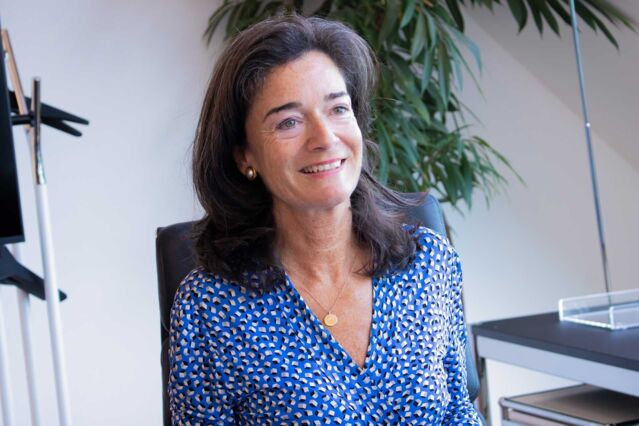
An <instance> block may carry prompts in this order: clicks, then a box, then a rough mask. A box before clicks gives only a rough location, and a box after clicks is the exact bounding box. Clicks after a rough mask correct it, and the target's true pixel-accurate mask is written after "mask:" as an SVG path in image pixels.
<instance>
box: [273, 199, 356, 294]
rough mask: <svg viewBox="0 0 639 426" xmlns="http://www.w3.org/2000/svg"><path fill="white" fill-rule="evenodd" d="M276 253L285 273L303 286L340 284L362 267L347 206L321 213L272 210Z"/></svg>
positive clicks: (283, 209)
mask: <svg viewBox="0 0 639 426" xmlns="http://www.w3.org/2000/svg"><path fill="white" fill-rule="evenodd" d="M274 217H275V225H276V229H277V242H276V250H277V252H278V254H279V257H280V260H281V262H282V264H283V265H284V268H285V269H286V271H287V273H289V275H292V276H294V277H295V278H297V279H298V281H299V280H300V279H303V280H304V282H305V285H306V286H310V285H313V286H315V284H317V285H319V286H322V284H324V285H327V284H329V283H334V282H341V281H342V280H343V279H344V277H346V276H348V275H350V274H352V273H353V272H357V271H358V270H359V269H361V268H362V266H363V264H364V261H363V259H362V258H363V257H364V256H363V253H364V250H362V249H361V247H359V244H358V243H357V240H356V238H355V234H354V232H353V220H352V219H353V218H352V213H351V209H350V205H348V204H345V205H339V206H336V207H334V208H332V209H330V210H322V211H317V210H314V211H291V210H290V209H285V208H277V207H276V208H275V209H274Z"/></svg>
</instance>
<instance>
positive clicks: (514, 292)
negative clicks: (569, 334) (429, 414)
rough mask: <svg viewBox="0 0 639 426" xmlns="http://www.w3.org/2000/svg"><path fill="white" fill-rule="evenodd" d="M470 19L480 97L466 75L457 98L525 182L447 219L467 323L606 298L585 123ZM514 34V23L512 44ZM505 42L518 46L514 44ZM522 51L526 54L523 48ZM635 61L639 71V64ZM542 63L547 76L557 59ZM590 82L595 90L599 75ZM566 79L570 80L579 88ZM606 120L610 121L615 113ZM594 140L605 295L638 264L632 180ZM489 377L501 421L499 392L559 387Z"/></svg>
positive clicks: (535, 377)
mask: <svg viewBox="0 0 639 426" xmlns="http://www.w3.org/2000/svg"><path fill="white" fill-rule="evenodd" d="M484 18H485V17H484ZM501 18H504V19H506V20H505V21H504V20H501V19H500V17H499V16H497V17H495V20H494V21H493V22H492V25H495V26H502V25H512V26H514V19H513V18H512V16H509V15H504V14H502V15H501ZM488 21H489V19H488V18H485V19H484V20H483V22H484V23H486V22H488ZM511 21H512V22H511ZM467 24H468V28H467V33H468V35H469V36H470V37H471V38H472V39H473V40H474V41H476V42H477V44H478V45H479V46H480V47H481V52H482V56H483V63H484V67H485V68H484V72H483V75H482V76H481V78H480V82H481V87H482V91H483V97H482V95H480V94H479V93H478V92H477V90H476V89H475V88H474V87H473V85H472V83H471V82H470V80H467V84H466V86H465V89H466V90H465V91H464V93H463V95H462V96H461V99H462V101H463V102H464V103H466V104H467V105H468V107H469V108H470V109H471V110H472V111H474V112H475V113H476V114H477V115H478V117H479V119H480V120H481V122H482V123H483V124H481V125H476V126H474V127H473V128H472V130H471V133H474V134H478V135H480V136H482V137H484V138H486V139H487V140H489V141H490V142H491V143H492V144H493V146H494V147H496V148H497V149H498V150H499V151H500V152H502V153H503V154H505V156H506V157H507V158H508V159H509V160H510V161H511V163H512V165H513V166H514V167H515V169H516V170H517V171H518V172H519V173H520V174H521V176H522V177H523V178H524V179H525V181H526V185H525V186H524V185H521V184H519V183H518V182H517V180H516V179H515V178H514V176H512V175H508V174H507V176H509V177H510V179H509V180H510V182H511V184H510V185H509V187H508V189H507V192H506V194H504V195H502V196H497V197H496V198H495V199H494V201H493V203H492V204H491V206H490V208H486V205H485V203H484V201H483V199H482V197H481V196H479V194H478V196H477V197H475V205H474V206H473V209H472V211H471V212H470V213H469V214H467V215H466V217H464V218H462V217H460V216H459V215H457V214H456V213H455V212H453V211H451V212H450V216H449V217H450V219H451V222H452V225H453V227H454V228H455V232H456V233H455V235H454V236H453V238H454V242H455V244H456V246H457V247H458V249H459V251H460V253H461V256H462V262H463V265H464V280H465V291H466V310H467V316H468V320H469V322H478V321H486V320H490V319H498V318H506V317H512V316H519V315H527V314H534V313H542V312H550V311H553V310H556V309H557V301H558V299H559V298H562V297H568V296H577V295H584V294H590V293H598V292H602V291H604V281H603V273H602V267H601V260H600V252H599V242H598V237H597V230H596V222H595V214H594V207H593V199H592V190H591V185H590V174H589V169H588V158H587V152H586V146H585V136H584V130H583V121H582V118H581V116H580V115H577V114H575V112H573V111H572V110H571V109H569V108H568V107H567V106H566V105H565V103H564V101H565V100H562V99H559V98H558V97H557V96H556V94H555V93H554V92H552V91H551V90H550V89H549V88H548V86H547V85H546V84H545V82H544V81H540V80H538V79H537V78H536V77H535V76H534V75H533V74H531V73H530V72H529V71H528V70H527V68H526V67H524V66H523V65H522V64H521V63H519V62H518V61H517V60H515V58H513V56H512V55H511V54H510V53H509V52H508V51H507V50H505V49H504V48H503V47H502V46H501V45H500V43H498V41H497V40H495V39H493V38H491V36H490V35H488V33H487V32H486V31H485V30H484V28H483V27H480V26H479V25H478V24H477V23H476V21H475V20H473V19H468V22H467ZM515 34H516V28H514V29H513V32H512V37H513V38H515V37H516V36H515ZM508 43H509V44H510V46H511V47H514V46H517V44H516V43H517V40H513V39H510V40H509V41H508ZM539 43H547V44H548V48H549V49H551V50H552V49H553V48H556V45H557V44H561V43H571V39H570V37H568V36H564V39H563V40H558V39H556V38H554V36H551V35H550V34H547V35H546V36H545V37H544V39H543V40H539ZM603 47H604V48H608V49H614V48H613V47H612V46H603ZM520 54H521V55H522V56H525V51H524V52H520ZM623 54H624V51H623V48H622V51H621V55H623ZM551 56H552V55H551ZM562 60H568V61H574V58H573V57H569V58H563V59H562ZM625 60H626V61H628V60H629V58H628V57H625ZM630 60H632V61H634V64H635V67H634V69H637V67H639V57H635V58H630ZM544 65H545V66H546V67H550V68H551V69H552V67H553V62H552V60H549V61H548V62H547V63H545V64H544ZM628 72H632V71H631V69H629V70H628ZM588 75H589V74H588V68H586V76H587V77H588ZM588 81H589V82H590V84H591V86H592V85H596V84H601V82H602V81H603V80H602V79H596V78H590V79H589V80H588ZM605 82H606V84H610V81H609V80H606V81H605ZM564 84H574V85H577V81H576V80H567V81H565V82H564ZM598 89H599V90H601V88H598ZM578 101H579V100H578V99H575V102H578ZM590 102H591V103H596V102H597V98H596V97H591V98H590ZM618 108H620V109H631V110H632V109H633V108H634V109H635V111H636V112H639V111H637V106H636V105H635V104H629V105H628V104H619V105H618ZM608 113H609V114H610V115H616V111H614V110H610V111H608ZM635 115H636V114H635ZM591 119H593V120H595V119H596V120H605V117H601V116H597V117H591ZM593 123H595V124H596V121H593ZM596 128H597V126H596V125H595V129H596ZM628 136H629V137H630V135H628ZM593 139H594V151H595V159H596V164H597V172H598V175H599V186H600V195H601V205H602V211H603V218H604V227H605V233H606V239H607V243H608V255H609V261H610V268H611V271H612V273H611V275H612V288H613V290H622V289H628V288H633V287H637V282H636V274H635V273H634V271H633V264H634V262H635V259H634V258H635V255H636V250H635V249H634V247H635V245H636V244H637V242H638V241H639V227H638V225H637V222H636V217H637V216H638V215H639V199H638V198H637V196H636V195H637V192H636V188H637V185H638V184H639V174H638V173H637V171H635V169H633V167H632V166H631V165H630V163H628V162H627V161H626V159H625V158H623V157H621V156H620V155H619V154H618V153H617V152H615V151H614V150H612V149H611V148H610V146H609V144H608V143H607V141H606V140H605V139H604V138H603V137H602V136H601V135H600V134H597V133H596V132H595V133H594V134H593ZM488 370H489V382H490V392H491V396H492V398H491V400H492V408H493V413H494V414H499V413H498V411H496V409H497V405H496V400H497V397H498V396H504V395H516V394H518V393H525V392H528V391H533V390H537V389H544V388H550V387H552V386H559V385H562V384H564V383H566V382H565V381H563V380H557V379H555V378H551V377H548V376H545V375H541V374H539V373H531V372H528V371H525V370H523V369H519V368H515V367H510V366H506V365H501V364H499V363H494V362H490V363H489V365H488ZM495 424H498V423H495Z"/></svg>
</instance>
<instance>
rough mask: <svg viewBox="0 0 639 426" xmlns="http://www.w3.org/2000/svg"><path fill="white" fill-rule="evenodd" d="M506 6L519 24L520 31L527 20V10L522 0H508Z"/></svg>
mask: <svg viewBox="0 0 639 426" xmlns="http://www.w3.org/2000/svg"><path fill="white" fill-rule="evenodd" d="M508 7H509V8H510V11H511V13H512V14H513V16H514V17H515V20H516V21H517V24H518V25H519V32H521V30H523V29H524V27H525V26H526V22H527V21H528V10H527V9H526V5H525V4H524V2H523V1H522V0H508Z"/></svg>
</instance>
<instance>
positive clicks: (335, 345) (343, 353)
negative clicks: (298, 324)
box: [285, 272, 383, 377]
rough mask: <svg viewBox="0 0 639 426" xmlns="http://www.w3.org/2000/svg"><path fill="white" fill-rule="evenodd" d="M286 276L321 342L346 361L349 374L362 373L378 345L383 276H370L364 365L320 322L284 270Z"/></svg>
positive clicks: (369, 365) (336, 356)
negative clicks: (368, 316) (367, 336)
mask: <svg viewBox="0 0 639 426" xmlns="http://www.w3.org/2000/svg"><path fill="white" fill-rule="evenodd" d="M285 277H286V285H287V286H288V287H289V290H290V291H291V294H292V295H293V299H294V301H295V303H296V304H297V305H298V307H299V308H300V309H301V311H302V312H303V313H305V314H306V316H307V317H308V318H309V319H310V323H311V324H310V325H311V326H312V327H313V328H314V331H315V333H317V334H319V336H321V341H322V342H328V344H329V345H330V347H331V349H332V351H333V355H335V358H336V359H337V360H339V359H340V358H342V359H344V360H346V361H347V364H348V367H349V368H350V369H351V374H352V375H356V376H358V377H359V376H361V375H364V374H365V373H366V372H367V371H368V370H369V369H370V367H371V365H372V363H373V358H374V357H375V354H376V351H375V349H376V347H377V345H378V338H377V333H378V330H379V321H380V316H379V314H380V311H379V306H378V305H379V302H380V300H379V297H380V283H381V281H382V279H383V276H377V275H375V276H373V277H372V278H371V286H372V287H373V292H372V293H373V294H372V297H373V300H372V303H371V304H372V315H371V330H370V336H369V338H368V348H367V350H366V358H365V359H364V365H363V366H362V367H360V366H359V364H357V362H355V360H354V359H353V357H352V356H351V354H350V353H349V352H348V351H347V350H346V349H345V348H344V346H342V344H341V343H340V342H339V341H338V340H337V339H336V338H335V336H333V334H332V333H331V332H329V331H328V330H327V329H326V327H325V326H324V325H323V324H322V322H321V320H320V319H319V318H318V317H317V316H316V315H315V313H314V312H313V310H312V309H311V308H310V307H309V306H308V304H307V303H306V301H305V300H304V298H303V297H302V295H301V294H300V293H299V292H298V291H297V288H295V285H294V284H293V281H292V280H291V278H290V277H289V275H288V273H286V272H285Z"/></svg>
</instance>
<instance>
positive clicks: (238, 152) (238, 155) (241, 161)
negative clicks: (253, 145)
mask: <svg viewBox="0 0 639 426" xmlns="http://www.w3.org/2000/svg"><path fill="white" fill-rule="evenodd" d="M233 158H234V159H235V165H236V166H237V168H238V169H239V170H240V173H244V170H245V169H246V168H247V167H248V161H247V160H246V154H245V152H244V150H243V149H241V148H239V147H235V148H234V149H233Z"/></svg>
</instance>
